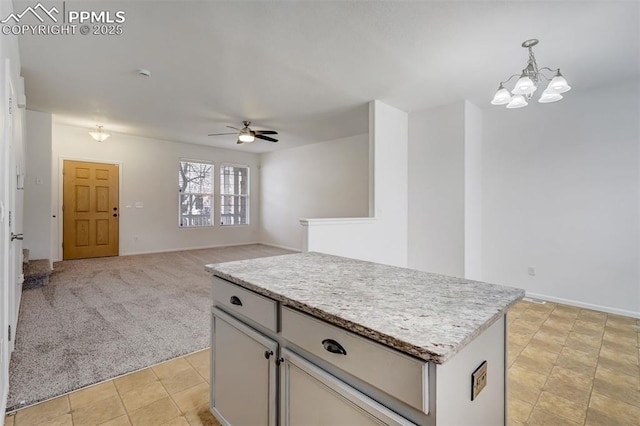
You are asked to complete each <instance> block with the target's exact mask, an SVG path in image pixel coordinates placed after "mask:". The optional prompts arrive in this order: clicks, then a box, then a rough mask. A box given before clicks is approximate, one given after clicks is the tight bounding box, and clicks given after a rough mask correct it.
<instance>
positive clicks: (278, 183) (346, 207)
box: [260, 134, 369, 250]
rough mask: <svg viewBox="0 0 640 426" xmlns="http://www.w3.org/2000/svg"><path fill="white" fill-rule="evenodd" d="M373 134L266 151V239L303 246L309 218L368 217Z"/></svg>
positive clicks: (263, 230)
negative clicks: (304, 224) (303, 220)
mask: <svg viewBox="0 0 640 426" xmlns="http://www.w3.org/2000/svg"><path fill="white" fill-rule="evenodd" d="M368 145H369V138H368V135H367V134H362V135H357V136H352V137H349V138H343V139H338V140H334V141H328V142H322V143H317V144H313V145H305V146H301V147H298V148H292V149H286V150H282V151H274V152H270V153H265V154H262V155H261V158H260V163H261V166H260V167H261V183H262V185H261V188H260V205H261V210H260V222H261V241H262V242H264V243H267V244H272V245H277V246H282V247H288V248H292V249H294V250H301V249H302V238H303V235H302V234H303V232H302V231H303V228H302V226H301V225H300V218H303V217H320V218H321V217H351V216H366V215H367V212H368V208H369V207H368V206H369V204H368V203H369V197H368V191H369V189H368V188H369V146H368Z"/></svg>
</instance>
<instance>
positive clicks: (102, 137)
mask: <svg viewBox="0 0 640 426" xmlns="http://www.w3.org/2000/svg"><path fill="white" fill-rule="evenodd" d="M102 127H103V126H99V125H97V126H96V131H95V132H89V134H90V135H91V137H92V138H94V139H95V140H97V141H98V142H104V141H106V140H107V138H108V137H109V136H111V135H110V134H109V133H105V132H103V131H102Z"/></svg>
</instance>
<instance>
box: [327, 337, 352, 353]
mask: <svg viewBox="0 0 640 426" xmlns="http://www.w3.org/2000/svg"><path fill="white" fill-rule="evenodd" d="M322 346H324V348H325V350H327V351H329V352H331V353H332V354H341V355H346V354H347V351H346V349H345V348H344V347H343V346H342V345H341V344H340V343H338V342H336V341H335V340H333V339H324V340H323V341H322Z"/></svg>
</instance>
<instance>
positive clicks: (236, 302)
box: [230, 296, 242, 306]
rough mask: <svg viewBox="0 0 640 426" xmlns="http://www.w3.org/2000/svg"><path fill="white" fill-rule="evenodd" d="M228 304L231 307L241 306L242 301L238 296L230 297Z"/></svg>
mask: <svg viewBox="0 0 640 426" xmlns="http://www.w3.org/2000/svg"><path fill="white" fill-rule="evenodd" d="M230 302H231V304H232V305H238V306H242V300H240V298H239V297H238V296H231V300H230Z"/></svg>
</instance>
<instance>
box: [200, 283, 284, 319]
mask: <svg viewBox="0 0 640 426" xmlns="http://www.w3.org/2000/svg"><path fill="white" fill-rule="evenodd" d="M212 296H213V300H214V303H215V304H216V305H217V306H222V307H224V309H225V310H227V311H231V312H235V313H238V314H240V315H242V316H244V317H246V318H249V319H250V320H253V321H255V322H256V323H258V324H260V325H261V326H263V327H265V328H266V329H268V330H271V331H274V332H277V331H278V330H277V324H278V322H277V318H278V315H277V309H278V302H276V301H275V300H272V299H269V298H268V297H264V296H261V295H259V294H257V293H254V292H253V291H251V290H247V289H245V288H242V287H240V286H239V285H236V284H233V283H230V282H228V281H225V280H223V279H221V278H218V277H213V287H212Z"/></svg>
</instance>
